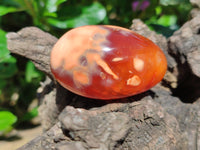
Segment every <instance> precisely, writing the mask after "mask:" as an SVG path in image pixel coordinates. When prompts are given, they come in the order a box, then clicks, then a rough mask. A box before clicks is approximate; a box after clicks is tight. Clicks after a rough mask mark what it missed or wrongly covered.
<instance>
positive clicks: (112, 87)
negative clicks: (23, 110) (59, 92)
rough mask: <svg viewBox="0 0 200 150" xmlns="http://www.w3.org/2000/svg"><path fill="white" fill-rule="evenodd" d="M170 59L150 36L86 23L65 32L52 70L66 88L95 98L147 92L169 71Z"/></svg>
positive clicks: (55, 54) (106, 98)
mask: <svg viewBox="0 0 200 150" xmlns="http://www.w3.org/2000/svg"><path fill="white" fill-rule="evenodd" d="M166 69H167V61H166V58H165V55H164V54H163V52H162V50H161V49H160V48H159V47H158V46H157V45H155V44H154V43H153V42H152V41H150V40H149V39H147V38H145V37H143V36H141V35H139V34H137V33H135V32H133V31H131V30H128V29H125V28H121V27H117V26H110V25H91V26H82V27H78V28H75V29H72V30H70V31H69V32H67V33H65V34H64V35H63V36H62V37H61V38H60V39H59V40H58V42H57V43H56V44H55V46H54V48H53V50H52V52H51V71H52V73H53V75H54V77H55V78H56V80H57V81H58V82H59V83H60V84H61V85H62V86H63V87H65V88H66V89H68V90H70V91H71V92H74V93H76V94H78V95H81V96H85V97H89V98H94V99H104V100H109V99H118V98H123V97H128V96H132V95H135V94H138V93H141V92H144V91H146V90H148V89H150V88H151V87H153V86H154V85H156V84H157V83H158V82H160V81H161V80H162V78H163V76H164V75H165V72H166Z"/></svg>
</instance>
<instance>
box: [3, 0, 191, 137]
mask: <svg viewBox="0 0 200 150" xmlns="http://www.w3.org/2000/svg"><path fill="white" fill-rule="evenodd" d="M191 8H192V7H191V5H190V3H189V0H0V137H1V138H5V137H6V136H7V135H8V133H9V132H10V131H11V130H12V129H13V128H19V127H20V128H24V124H27V123H30V120H31V119H33V118H34V117H35V116H37V106H36V107H30V105H31V104H32V102H33V101H34V100H35V99H36V90H37V88H38V87H39V85H40V82H41V81H42V80H44V78H45V75H44V74H43V73H41V72H40V71H38V70H37V69H36V68H35V67H34V65H33V63H32V62H30V61H28V60H27V59H25V58H22V57H20V56H17V55H14V54H10V52H9V51H8V49H7V45H6V33H7V32H12V31H18V30H20V29H21V28H23V27H26V26H37V27H39V28H41V29H42V30H45V31H47V32H49V33H51V34H53V35H54V36H56V37H60V36H61V35H62V34H64V33H65V32H66V31H68V30H69V29H71V28H75V27H78V26H83V25H88V24H90V25H91V24H110V25H118V26H122V27H126V28H129V27H130V25H131V22H132V19H135V18H140V19H141V20H143V21H144V22H145V23H146V24H147V25H148V26H149V27H150V28H151V29H152V30H155V31H156V32H158V33H161V34H163V35H164V36H166V37H168V36H170V35H172V34H173V32H174V31H175V30H177V29H179V27H180V26H181V25H182V24H183V23H184V22H186V21H187V20H188V19H189V12H190V10H191Z"/></svg>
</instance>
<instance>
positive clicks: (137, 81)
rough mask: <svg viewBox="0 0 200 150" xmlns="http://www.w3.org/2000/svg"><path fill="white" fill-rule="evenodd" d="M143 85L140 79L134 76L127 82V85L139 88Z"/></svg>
mask: <svg viewBox="0 0 200 150" xmlns="http://www.w3.org/2000/svg"><path fill="white" fill-rule="evenodd" d="M140 83H141V79H140V77H138V76H137V75H134V76H133V77H131V78H129V79H128V80H127V82H126V84H127V85H132V86H138V85H140Z"/></svg>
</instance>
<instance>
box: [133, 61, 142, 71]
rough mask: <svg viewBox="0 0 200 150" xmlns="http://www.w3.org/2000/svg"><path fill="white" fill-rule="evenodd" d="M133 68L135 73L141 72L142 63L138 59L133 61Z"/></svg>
mask: <svg viewBox="0 0 200 150" xmlns="http://www.w3.org/2000/svg"><path fill="white" fill-rule="evenodd" d="M133 66H134V68H135V70H136V71H139V72H140V71H142V70H143V69H144V61H143V60H142V59H140V58H134V59H133Z"/></svg>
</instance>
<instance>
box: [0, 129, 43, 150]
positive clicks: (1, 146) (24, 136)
mask: <svg viewBox="0 0 200 150" xmlns="http://www.w3.org/2000/svg"><path fill="white" fill-rule="evenodd" d="M40 134H42V127H41V126H38V127H35V128H32V129H26V130H18V131H17V135H18V136H17V138H14V139H13V140H7V141H0V150H16V149H17V148H19V147H21V146H22V145H24V144H26V143H27V142H28V141H30V140H32V139H33V138H35V137H36V136H38V135H40Z"/></svg>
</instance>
